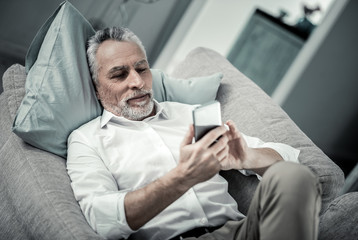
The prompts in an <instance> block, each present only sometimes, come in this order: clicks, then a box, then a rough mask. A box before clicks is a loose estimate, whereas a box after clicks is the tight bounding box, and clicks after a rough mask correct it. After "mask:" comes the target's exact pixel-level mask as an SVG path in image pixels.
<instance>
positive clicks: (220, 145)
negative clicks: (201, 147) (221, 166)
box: [209, 134, 229, 154]
mask: <svg viewBox="0 0 358 240" xmlns="http://www.w3.org/2000/svg"><path fill="white" fill-rule="evenodd" d="M228 141H229V138H228V137H227V135H226V134H224V135H221V136H220V138H219V139H217V140H216V141H215V142H214V143H213V144H212V145H210V147H209V149H210V150H211V151H213V153H214V154H218V153H219V152H221V151H222V150H223V149H225V147H226V146H227V145H228Z"/></svg>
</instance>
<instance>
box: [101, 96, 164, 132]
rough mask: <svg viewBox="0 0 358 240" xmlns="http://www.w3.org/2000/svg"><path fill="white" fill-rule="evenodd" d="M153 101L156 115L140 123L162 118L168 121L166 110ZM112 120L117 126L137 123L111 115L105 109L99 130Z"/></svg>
mask: <svg viewBox="0 0 358 240" xmlns="http://www.w3.org/2000/svg"><path fill="white" fill-rule="evenodd" d="M153 101H154V106H155V109H156V114H155V115H154V116H151V117H148V118H145V119H143V120H142V121H144V122H148V121H151V120H152V119H158V118H160V117H162V118H164V119H168V112H167V110H165V109H164V108H163V107H162V106H161V105H160V104H159V103H158V102H157V101H156V100H153ZM114 119H115V120H116V122H117V123H119V124H125V123H131V122H138V121H132V120H128V119H126V118H124V117H119V116H116V115H114V114H113V113H111V112H109V111H107V110H106V109H104V110H103V113H102V117H101V128H103V127H104V126H106V125H107V124H108V122H110V121H112V120H114Z"/></svg>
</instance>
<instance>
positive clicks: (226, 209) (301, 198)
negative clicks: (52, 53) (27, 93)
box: [67, 28, 320, 239]
mask: <svg viewBox="0 0 358 240" xmlns="http://www.w3.org/2000/svg"><path fill="white" fill-rule="evenodd" d="M87 54H88V61H89V65H90V69H91V72H92V78H93V82H94V84H95V87H96V90H97V97H98V99H99V100H100V101H101V103H102V105H103V107H104V112H103V115H102V116H100V117H98V118H96V119H94V120H92V121H91V122H89V123H87V124H85V125H84V126H82V127H80V128H79V129H77V130H75V131H74V132H73V133H72V134H71V135H70V137H69V140H68V143H69V148H68V160H67V168H68V173H69V175H70V177H71V180H72V187H73V190H74V194H75V197H76V199H77V200H78V202H79V204H80V206H81V209H82V211H83V213H84V215H85V217H86V219H87V221H88V222H89V224H90V225H91V226H92V228H93V229H94V230H95V231H96V232H98V233H99V234H100V235H102V236H104V237H106V238H109V239H119V238H128V237H131V238H133V239H171V238H175V239H181V238H182V237H184V238H185V237H200V238H201V239H315V238H316V237H317V227H318V213H319V210H320V195H319V192H320V187H319V184H318V181H317V179H316V178H315V177H314V175H313V174H312V173H311V172H310V171H309V170H308V169H307V168H306V167H303V166H301V165H299V164H297V163H288V162H285V161H283V160H286V161H291V162H297V157H298V150H295V149H293V148H291V147H290V146H287V145H284V144H278V143H263V142H262V141H260V140H259V139H256V138H251V137H248V136H244V135H243V134H241V133H240V132H239V131H238V130H237V128H236V126H235V124H234V123H233V122H232V121H228V122H227V125H228V127H229V130H227V129H226V128H225V127H224V126H221V127H217V128H215V129H213V130H212V131H210V132H209V133H208V134H206V135H205V136H204V137H203V138H202V139H200V140H199V141H197V142H195V143H193V141H192V139H193V135H194V133H193V126H192V119H191V111H192V109H193V108H194V107H193V106H189V105H185V104H180V103H170V102H165V103H160V104H159V103H157V102H156V101H155V100H153V95H152V91H151V85H152V76H151V72H150V69H149V65H148V62H147V57H146V54H145V50H144V48H143V46H142V43H141V42H140V40H139V39H138V38H137V37H136V36H135V35H134V34H133V33H132V32H131V31H129V30H128V29H123V28H110V29H105V30H103V31H98V32H97V33H96V34H95V36H93V37H92V38H91V39H90V40H89V46H88V51H87ZM219 137H220V138H219ZM218 138H219V140H218V141H216V140H217V139H218ZM283 157H284V158H285V159H283ZM228 169H237V170H241V171H242V172H243V173H247V172H250V171H254V172H255V173H256V174H258V175H260V178H261V176H263V178H262V182H261V183H260V184H259V187H258V189H257V191H256V194H255V196H254V199H253V201H252V203H251V206H250V209H249V212H248V214H247V216H246V217H245V216H243V215H242V214H241V213H240V212H239V211H238V210H237V204H236V202H235V201H234V199H233V198H232V197H231V196H230V195H229V194H228V192H227V182H226V181H225V180H224V179H223V178H222V177H220V176H219V175H218V172H219V171H220V170H228Z"/></svg>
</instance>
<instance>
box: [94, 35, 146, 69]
mask: <svg viewBox="0 0 358 240" xmlns="http://www.w3.org/2000/svg"><path fill="white" fill-rule="evenodd" d="M96 58H97V61H98V63H99V65H100V68H102V67H105V66H103V65H107V66H106V67H109V68H111V67H110V66H132V65H133V66H136V65H140V64H147V63H148V62H147V59H146V57H145V54H144V53H143V52H142V50H141V48H140V47H139V46H138V45H137V44H136V43H134V42H125V41H121V42H119V41H115V40H106V41H104V42H103V43H101V45H100V46H99V48H98V51H97V55H96Z"/></svg>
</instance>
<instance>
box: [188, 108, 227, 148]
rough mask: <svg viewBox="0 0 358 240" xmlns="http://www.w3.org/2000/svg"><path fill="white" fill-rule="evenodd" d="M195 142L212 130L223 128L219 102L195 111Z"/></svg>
mask: <svg viewBox="0 0 358 240" xmlns="http://www.w3.org/2000/svg"><path fill="white" fill-rule="evenodd" d="M193 122H194V133H195V134H194V135H195V141H198V140H199V139H200V138H202V137H203V136H204V135H205V134H206V133H207V132H209V131H210V130H211V129H213V128H216V127H218V126H221V124H222V122H221V110H220V103H219V102H218V101H214V102H210V103H208V104H205V105H201V106H199V107H197V108H195V109H194V110H193Z"/></svg>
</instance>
